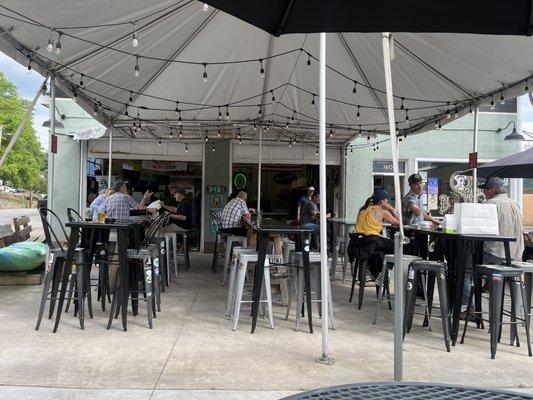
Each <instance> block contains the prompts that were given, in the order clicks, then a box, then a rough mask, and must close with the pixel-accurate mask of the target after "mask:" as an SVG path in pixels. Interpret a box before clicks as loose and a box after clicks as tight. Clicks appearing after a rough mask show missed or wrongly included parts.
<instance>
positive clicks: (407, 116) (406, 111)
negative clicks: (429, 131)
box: [405, 108, 409, 121]
mask: <svg viewBox="0 0 533 400" xmlns="http://www.w3.org/2000/svg"><path fill="white" fill-rule="evenodd" d="M405 120H406V121H409V109H408V108H406V109H405Z"/></svg>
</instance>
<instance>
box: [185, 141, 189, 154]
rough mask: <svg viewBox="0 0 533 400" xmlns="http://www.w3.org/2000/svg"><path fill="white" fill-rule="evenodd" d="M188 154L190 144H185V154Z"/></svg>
mask: <svg viewBox="0 0 533 400" xmlns="http://www.w3.org/2000/svg"><path fill="white" fill-rule="evenodd" d="M188 152H189V144H188V143H185V153H188Z"/></svg>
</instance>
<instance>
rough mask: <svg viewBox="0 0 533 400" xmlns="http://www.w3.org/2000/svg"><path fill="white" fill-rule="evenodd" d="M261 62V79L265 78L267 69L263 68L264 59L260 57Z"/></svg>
mask: <svg viewBox="0 0 533 400" xmlns="http://www.w3.org/2000/svg"><path fill="white" fill-rule="evenodd" d="M259 63H260V64H261V69H260V70H259V74H260V75H261V79H265V69H264V68H263V59H262V58H260V59H259Z"/></svg>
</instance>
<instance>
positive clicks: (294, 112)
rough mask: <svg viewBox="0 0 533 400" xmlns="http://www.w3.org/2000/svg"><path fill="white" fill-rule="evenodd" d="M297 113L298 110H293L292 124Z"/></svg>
mask: <svg viewBox="0 0 533 400" xmlns="http://www.w3.org/2000/svg"><path fill="white" fill-rule="evenodd" d="M295 115H296V111H293V112H292V117H291V124H292V123H293V122H294V116H295Z"/></svg>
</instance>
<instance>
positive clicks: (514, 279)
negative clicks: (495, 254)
mask: <svg viewBox="0 0 533 400" xmlns="http://www.w3.org/2000/svg"><path fill="white" fill-rule="evenodd" d="M522 275H523V270H522V269H520V268H515V267H508V266H505V265H475V266H474V276H473V278H474V279H473V282H474V285H473V286H472V288H471V289H470V296H469V297H468V307H467V318H466V321H465V326H464V329H463V335H462V337H461V343H464V339H465V336H466V329H467V327H468V317H469V316H470V313H471V312H470V307H471V306H472V298H473V297H474V292H475V289H476V288H475V286H476V285H479V283H480V281H481V279H480V278H481V277H485V278H486V279H488V281H489V313H488V314H489V320H488V322H489V325H490V358H491V359H494V358H495V357H496V350H497V347H498V342H499V341H500V336H501V328H502V325H504V324H508V325H511V345H513V344H514V339H515V338H516V344H517V347H518V346H520V342H519V341H518V332H517V329H516V326H517V325H519V324H523V325H524V328H525V331H526V340H527V350H528V355H529V357H531V356H532V353H531V341H530V336H529V312H528V309H527V302H526V295H525V288H524V279H523V276H522ZM505 283H508V284H509V286H510V288H511V290H510V292H511V312H510V313H509V312H508V311H507V310H504V309H503V300H504V290H505V289H504V287H505ZM520 308H522V311H521V312H520ZM517 313H519V314H518V315H517ZM483 314H486V313H484V312H483V311H481V310H479V311H475V312H474V315H475V316H476V317H481V318H482V317H483ZM504 315H505V316H508V317H510V319H511V320H510V322H503V316H504Z"/></svg>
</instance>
